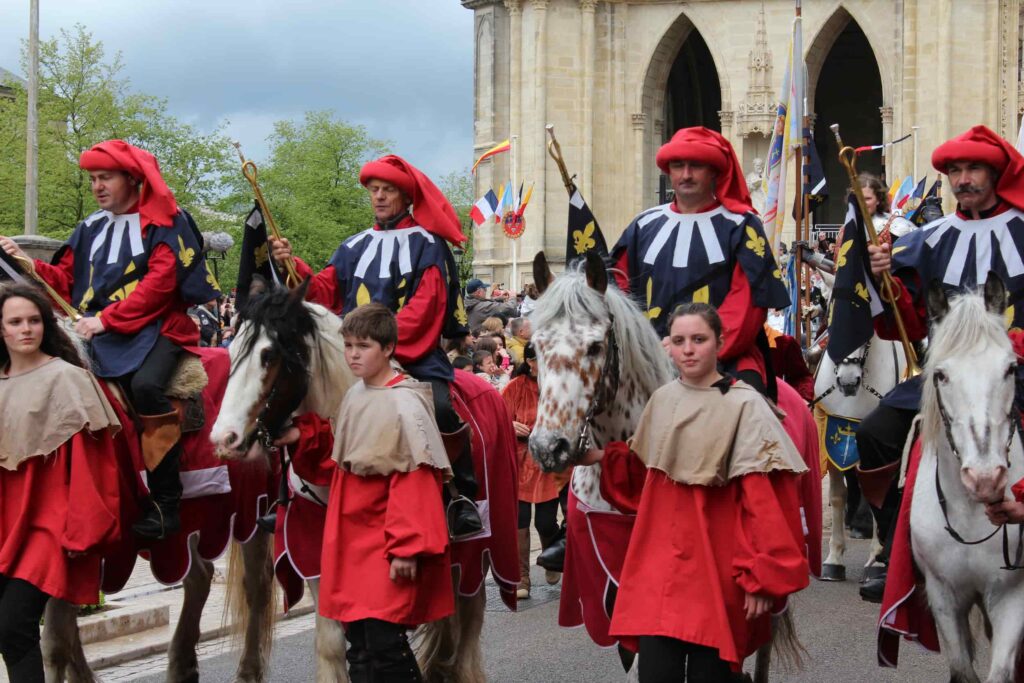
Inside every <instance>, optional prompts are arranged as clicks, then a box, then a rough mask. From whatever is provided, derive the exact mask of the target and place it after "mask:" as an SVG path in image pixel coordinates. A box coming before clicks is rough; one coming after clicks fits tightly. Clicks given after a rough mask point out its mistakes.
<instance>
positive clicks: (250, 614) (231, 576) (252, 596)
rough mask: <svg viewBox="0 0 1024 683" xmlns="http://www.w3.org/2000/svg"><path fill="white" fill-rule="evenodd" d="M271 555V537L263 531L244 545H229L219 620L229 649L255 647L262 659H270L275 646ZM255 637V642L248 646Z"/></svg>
mask: <svg viewBox="0 0 1024 683" xmlns="http://www.w3.org/2000/svg"><path fill="white" fill-rule="evenodd" d="M272 554H273V543H272V537H270V536H269V535H268V534H265V533H263V532H262V531H257V532H256V534H255V535H254V536H253V538H252V539H250V540H249V541H248V542H247V543H245V544H242V543H239V542H238V541H234V542H232V543H231V548H230V550H229V551H228V575H227V578H226V580H225V591H224V612H223V617H222V621H223V623H224V624H225V626H227V629H228V634H229V635H230V639H231V645H232V647H234V648H236V649H237V648H238V647H239V646H240V645H242V644H243V640H244V641H245V645H247V646H252V645H256V646H258V651H259V652H260V653H261V655H262V656H265V657H269V654H270V649H271V647H272V645H273V642H274V618H275V606H276V605H277V601H278V595H277V582H276V581H275V580H274V574H273V558H272ZM254 608H255V609H254ZM254 633H255V634H257V636H258V637H257V642H251V638H252V635H253V634H254Z"/></svg>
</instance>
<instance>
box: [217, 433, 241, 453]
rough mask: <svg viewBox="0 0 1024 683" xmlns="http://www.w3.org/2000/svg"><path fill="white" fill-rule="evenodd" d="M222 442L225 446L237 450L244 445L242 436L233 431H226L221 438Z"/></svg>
mask: <svg viewBox="0 0 1024 683" xmlns="http://www.w3.org/2000/svg"><path fill="white" fill-rule="evenodd" d="M220 443H221V445H222V446H224V448H227V449H228V450H231V451H237V450H238V449H239V448H240V447H241V446H242V437H241V436H239V435H238V434H236V433H235V432H232V431H227V432H225V433H224V438H222V439H221V440H220Z"/></svg>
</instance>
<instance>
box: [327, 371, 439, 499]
mask: <svg viewBox="0 0 1024 683" xmlns="http://www.w3.org/2000/svg"><path fill="white" fill-rule="evenodd" d="M332 457H333V458H334V461H335V462H336V463H338V465H339V466H341V467H344V468H345V469H347V470H349V471H350V472H352V473H353V474H358V475H361V476H366V475H371V474H378V475H388V474H392V473H394V472H411V471H413V470H415V469H416V468H417V467H419V466H420V465H430V466H431V467H435V468H437V469H439V470H442V471H443V472H444V478H445V480H448V479H451V476H452V468H451V464H450V463H449V462H448V453H447V452H446V451H445V449H444V443H442V441H441V433H440V432H439V431H438V430H437V424H436V423H435V422H434V402H433V400H432V399H431V394H430V385H429V384H427V383H425V382H417V381H416V380H414V379H412V378H411V377H407V378H406V379H404V380H402V381H401V382H399V383H398V384H396V385H394V386H391V387H370V386H366V384H365V383H363V382H358V383H356V384H354V385H353V386H352V388H351V389H349V390H348V392H347V393H346V394H345V400H344V401H343V402H342V404H341V410H340V411H339V413H338V421H337V425H336V426H335V429H334V453H333V455H332Z"/></svg>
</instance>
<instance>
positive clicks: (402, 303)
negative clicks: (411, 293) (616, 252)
mask: <svg viewBox="0 0 1024 683" xmlns="http://www.w3.org/2000/svg"><path fill="white" fill-rule="evenodd" d="M404 289H405V278H404V277H403V278H402V281H401V282H399V283H398V291H399V292H401V291H403V290H404ZM403 306H405V294H402V296H400V297H398V311H400V310H402V307H403ZM398 311H395V313H397V312H398Z"/></svg>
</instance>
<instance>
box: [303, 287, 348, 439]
mask: <svg viewBox="0 0 1024 683" xmlns="http://www.w3.org/2000/svg"><path fill="white" fill-rule="evenodd" d="M305 307H306V309H307V310H308V311H309V312H310V313H311V314H312V315H313V320H314V321H315V322H316V327H317V332H316V336H315V337H314V343H315V345H316V353H314V354H313V355H312V362H311V363H310V366H309V373H310V377H311V379H312V381H311V382H310V384H309V395H307V396H306V400H305V401H304V402H303V406H304V407H305V408H306V409H307V410H312V411H314V412H315V413H317V414H318V415H319V416H320V417H323V418H325V419H331V420H333V419H334V418H336V417H337V416H338V410H339V409H340V408H341V401H342V399H343V398H344V397H345V392H347V391H348V390H349V387H351V386H352V385H353V384H355V381H356V378H355V375H353V374H352V370H351V369H350V368H349V367H348V363H346V362H345V340H344V337H342V336H341V320H340V319H339V318H338V316H336V315H334V313H332V312H331V311H330V310H328V309H327V308H324V307H323V306H321V305H319V304H314V303H311V302H309V301H307V302H305Z"/></svg>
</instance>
